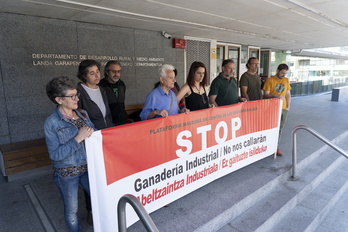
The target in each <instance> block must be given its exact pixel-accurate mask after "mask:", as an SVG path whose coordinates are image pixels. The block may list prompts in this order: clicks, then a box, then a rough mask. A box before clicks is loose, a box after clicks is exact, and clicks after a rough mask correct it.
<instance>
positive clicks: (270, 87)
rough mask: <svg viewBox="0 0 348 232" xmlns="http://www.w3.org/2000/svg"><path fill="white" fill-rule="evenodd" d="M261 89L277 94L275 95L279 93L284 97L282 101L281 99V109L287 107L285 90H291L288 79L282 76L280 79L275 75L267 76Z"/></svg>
mask: <svg viewBox="0 0 348 232" xmlns="http://www.w3.org/2000/svg"><path fill="white" fill-rule="evenodd" d="M263 90H264V91H269V94H272V95H273V94H277V95H281V96H283V97H284V99H285V100H284V101H283V107H282V109H286V108H287V105H288V104H287V102H286V98H285V96H286V92H287V91H288V90H291V86H290V83H289V79H288V78H286V77H284V78H282V79H279V78H278V77H276V76H272V77H270V78H268V79H267V80H266V82H265V85H264V86H263Z"/></svg>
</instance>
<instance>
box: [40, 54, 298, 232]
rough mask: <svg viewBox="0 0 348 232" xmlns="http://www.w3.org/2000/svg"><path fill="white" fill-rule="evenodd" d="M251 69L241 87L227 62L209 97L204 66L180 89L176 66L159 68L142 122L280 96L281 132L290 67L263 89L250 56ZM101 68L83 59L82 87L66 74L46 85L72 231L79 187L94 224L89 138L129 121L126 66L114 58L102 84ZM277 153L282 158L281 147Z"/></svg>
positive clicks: (52, 151)
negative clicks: (124, 69) (124, 76)
mask: <svg viewBox="0 0 348 232" xmlns="http://www.w3.org/2000/svg"><path fill="white" fill-rule="evenodd" d="M246 66H247V69H248V71H247V72H245V73H244V74H243V75H242V76H241V79H240V85H239V83H238V79H237V78H236V77H235V76H234V71H235V67H234V62H233V60H231V59H228V60H224V61H223V63H222V72H221V73H220V74H219V75H218V76H217V77H216V78H215V79H214V80H213V82H212V83H211V86H210V91H209V94H208V92H207V86H208V80H209V74H208V72H207V68H206V66H205V64H203V63H202V62H199V61H195V62H193V63H192V64H191V66H190V70H189V72H188V75H187V79H186V83H185V84H184V85H183V86H182V87H181V88H180V87H179V86H178V85H177V83H176V75H177V70H176V69H175V68H174V66H172V65H170V64H164V65H162V66H161V67H160V68H159V70H158V77H159V82H158V83H157V84H156V85H155V88H154V89H153V90H152V91H151V92H150V93H149V94H148V95H147V97H146V100H145V104H144V107H143V109H142V111H141V113H140V118H141V120H148V119H152V118H159V117H168V116H170V115H175V114H178V113H183V112H185V113H189V112H190V111H196V110H201V109H206V108H209V107H218V106H225V105H231V104H236V103H238V102H244V101H253V100H260V99H262V98H281V99H283V100H284V101H283V112H282V120H281V129H282V127H283V126H284V123H285V120H286V116H287V112H288V110H289V106H290V101H291V97H290V96H291V95H290V84H289V81H288V79H287V78H286V77H285V76H286V74H287V71H288V66H287V65H286V64H281V65H279V66H278V69H277V73H276V75H275V76H274V77H271V78H269V79H267V81H266V82H265V84H264V86H263V88H262V89H261V79H260V77H259V76H258V74H257V72H258V59H257V58H254V57H252V58H250V59H249V60H248V63H247V64H246ZM100 69H101V66H100V64H99V63H98V62H97V61H94V60H84V61H82V62H81V63H80V65H79V67H78V72H77V77H78V78H79V79H80V80H81V82H79V83H78V84H75V82H74V81H73V79H71V78H68V77H65V76H61V77H56V78H53V79H52V80H50V81H49V83H48V84H47V85H46V93H47V96H48V98H49V99H50V100H51V101H52V102H53V103H54V104H56V105H57V107H56V108H55V110H54V111H53V113H52V114H51V115H50V116H49V117H48V118H47V119H46V121H45V125H44V131H45V138H46V144H47V148H48V152H49V155H50V158H51V159H52V164H53V170H54V174H53V177H54V182H55V184H56V185H57V187H58V189H59V192H60V194H61V197H62V199H63V202H64V217H65V221H66V224H67V227H68V229H69V231H80V224H79V220H78V217H77V209H78V188H79V185H81V186H82V188H83V189H84V193H85V198H86V208H87V213H88V214H87V215H88V216H87V222H88V224H89V225H90V226H93V221H92V207H91V203H90V191H89V182H88V171H87V160H86V149H85V144H84V143H85V142H84V141H85V139H86V138H88V137H90V136H91V135H92V133H93V131H95V130H101V129H104V128H108V127H113V126H117V125H122V124H125V123H127V122H128V121H129V120H128V119H127V113H126V111H125V94H126V85H125V83H124V82H123V81H122V80H121V79H120V77H121V71H122V70H121V69H122V67H121V64H120V63H119V62H118V61H114V60H111V61H109V62H107V64H106V65H105V68H104V78H103V79H102V80H101V78H100ZM239 88H240V90H241V91H240V92H241V96H239ZM183 105H184V106H183ZM281 129H280V133H279V136H280V134H281ZM277 155H282V154H281V152H280V150H279V149H278V151H277Z"/></svg>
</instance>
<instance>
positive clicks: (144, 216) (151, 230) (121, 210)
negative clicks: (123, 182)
mask: <svg viewBox="0 0 348 232" xmlns="http://www.w3.org/2000/svg"><path fill="white" fill-rule="evenodd" d="M126 203H129V204H130V205H131V206H132V207H133V209H134V211H135V212H136V213H137V215H138V217H139V218H140V220H141V222H142V223H143V225H144V227H145V228H146V230H147V231H148V232H159V230H158V229H157V227H156V225H155V223H154V222H153V221H152V219H151V217H150V215H149V214H148V213H147V212H146V210H145V208H144V206H143V205H142V204H141V203H140V202H139V200H138V199H137V198H136V197H135V196H133V195H131V194H126V195H123V196H122V197H121V198H120V200H119V201H118V205H117V215H118V216H117V218H118V231H119V232H126V231H127V222H126Z"/></svg>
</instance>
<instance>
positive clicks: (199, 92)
mask: <svg viewBox="0 0 348 232" xmlns="http://www.w3.org/2000/svg"><path fill="white" fill-rule="evenodd" d="M195 88H196V89H197V91H198V94H199V95H201V91H199V90H200V86H199V89H198V88H197V86H196V85H195Z"/></svg>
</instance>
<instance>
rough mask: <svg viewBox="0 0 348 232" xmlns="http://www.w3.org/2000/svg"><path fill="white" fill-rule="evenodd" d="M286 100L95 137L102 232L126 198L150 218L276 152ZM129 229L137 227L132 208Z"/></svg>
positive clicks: (96, 206)
mask: <svg viewBox="0 0 348 232" xmlns="http://www.w3.org/2000/svg"><path fill="white" fill-rule="evenodd" d="M280 116H281V100H279V99H267V100H260V101H251V102H244V103H239V104H235V105H230V106H223V107H215V108H210V109H205V110H199V111H194V112H191V113H189V114H178V115H173V116H170V117H167V118H158V119H151V120H147V121H143V122H137V123H132V124H128V125H123V126H118V127H113V128H108V129H104V130H101V131H97V132H94V133H93V135H92V137H91V138H89V139H87V140H86V148H87V159H88V170H89V178H90V187H91V196H92V208H93V219H94V230H95V231H102V232H108V231H115V230H117V228H118V227H117V203H118V200H119V199H120V198H121V197H122V196H123V195H125V194H132V195H134V196H135V197H137V198H138V199H139V201H140V202H141V203H142V205H143V206H144V207H145V209H146V210H147V212H148V213H150V212H153V211H155V210H157V209H158V208H160V207H163V206H164V205H166V204H169V203H170V202H172V201H174V200H177V199H179V198H180V197H183V196H185V195H186V194H188V193H190V192H192V191H195V190H197V189H198V188H200V187H202V186H204V185H206V184H208V183H210V182H212V181H214V180H216V179H218V178H220V177H222V176H225V175H227V174H229V173H231V172H233V171H236V170H238V169H240V168H242V167H245V166H247V165H249V164H251V163H254V162H256V161H258V160H260V159H263V158H265V157H267V156H269V155H272V154H273V153H274V152H275V151H276V149H277V143H278V132H279V122H280ZM126 211H127V223H128V225H131V224H133V223H134V222H136V221H137V220H138V217H137V215H136V214H135V212H134V211H133V210H132V209H131V208H130V207H127V210H126Z"/></svg>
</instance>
